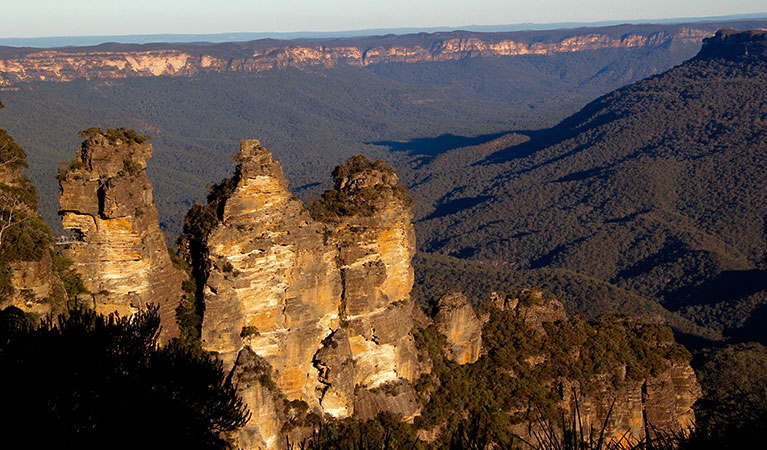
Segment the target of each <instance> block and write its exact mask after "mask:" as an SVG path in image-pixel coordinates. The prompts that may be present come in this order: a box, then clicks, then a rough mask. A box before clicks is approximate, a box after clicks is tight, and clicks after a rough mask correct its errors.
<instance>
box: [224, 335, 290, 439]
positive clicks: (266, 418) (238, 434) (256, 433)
mask: <svg viewBox="0 0 767 450" xmlns="http://www.w3.org/2000/svg"><path fill="white" fill-rule="evenodd" d="M234 366H235V368H234V370H233V371H232V372H231V375H230V376H231V377H232V384H233V385H234V386H237V393H238V395H239V396H240V398H242V401H243V402H244V403H246V404H247V405H248V409H249V411H250V420H249V421H248V423H247V424H245V426H243V427H242V428H239V429H238V430H237V431H235V432H234V433H233V435H232V436H231V438H232V439H233V440H234V441H235V442H237V443H238V444H239V446H240V448H257V449H270V450H271V449H277V448H280V445H281V444H282V442H281V440H280V439H279V438H280V437H281V435H280V426H281V424H280V412H279V410H278V407H279V406H280V403H279V401H278V396H277V395H276V394H277V393H276V392H275V389H276V388H275V387H273V386H269V385H268V384H267V383H268V382H269V381H267V380H270V379H271V378H270V373H269V365H268V363H267V362H266V361H265V360H264V359H263V358H260V357H259V356H258V355H256V354H255V353H253V351H252V350H250V349H249V348H247V347H246V348H243V349H242V350H241V351H240V354H239V355H238V356H237V360H236V361H235V364H234Z"/></svg>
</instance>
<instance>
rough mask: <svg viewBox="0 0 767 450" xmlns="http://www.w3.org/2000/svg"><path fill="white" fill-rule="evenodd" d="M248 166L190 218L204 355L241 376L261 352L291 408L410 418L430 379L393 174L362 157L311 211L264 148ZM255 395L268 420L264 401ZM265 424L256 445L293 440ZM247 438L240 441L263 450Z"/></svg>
mask: <svg viewBox="0 0 767 450" xmlns="http://www.w3.org/2000/svg"><path fill="white" fill-rule="evenodd" d="M236 160H237V162H238V163H239V164H238V165H237V168H236V170H235V174H234V176H233V177H232V178H231V179H227V180H224V181H222V183H221V184H219V185H217V186H215V187H214V188H213V189H212V190H211V194H210V196H209V198H208V204H207V205H206V206H200V205H197V206H195V207H193V209H192V210H191V211H190V213H189V214H188V215H187V218H186V221H185V234H184V235H183V236H182V238H181V239H180V246H181V248H182V253H184V254H185V256H186V257H187V258H188V259H189V261H190V262H191V263H192V265H193V266H194V267H195V273H196V274H197V276H198V285H199V286H201V292H200V294H201V295H202V298H203V300H204V304H205V310H204V316H203V321H202V333H201V334H202V343H203V347H204V348H205V349H206V350H209V351H212V352H214V353H215V354H217V355H218V357H219V358H220V359H221V360H222V361H223V362H224V365H225V367H226V368H233V370H234V373H238V371H239V370H241V368H240V364H241V363H242V361H243V359H242V358H243V355H244V354H247V352H252V353H253V354H254V355H257V356H258V357H259V358H262V359H263V360H264V361H265V362H266V363H267V364H268V365H269V367H270V368H271V378H272V379H273V380H274V383H275V385H276V388H277V389H278V392H279V394H280V395H283V396H284V399H285V401H286V402H303V403H305V404H306V405H308V408H309V410H310V411H313V412H316V413H318V414H319V415H320V416H322V415H325V414H328V415H330V416H332V417H339V418H342V417H349V416H351V415H352V414H354V413H355V411H359V413H360V414H364V415H369V416H371V417H373V416H375V414H377V413H378V412H381V411H389V412H395V413H398V414H402V415H403V416H404V417H412V416H413V415H414V414H415V412H416V411H417V409H418V404H417V401H416V396H415V392H414V391H413V389H412V387H411V386H410V385H409V383H408V382H409V381H413V380H414V379H415V378H416V377H417V376H418V375H419V374H420V373H421V370H422V368H421V365H420V363H419V362H418V358H417V354H416V349H415V345H414V341H413V336H412V335H411V334H410V331H411V328H412V327H413V322H412V311H413V303H412V301H411V300H410V290H411V288H412V284H413V269H412V267H411V259H412V256H413V253H414V251H415V235H414V231H413V226H412V224H411V223H410V221H411V219H412V212H411V209H410V202H409V197H407V195H406V191H405V190H404V188H402V187H401V186H400V185H398V182H397V181H398V180H397V177H396V175H395V174H394V171H393V169H391V168H390V167H389V166H386V165H385V164H383V163H381V162H376V163H371V162H370V161H367V159H365V158H364V157H355V158H353V159H352V160H350V162H347V164H345V165H342V166H339V168H337V169H336V172H334V176H335V178H336V185H335V187H336V189H335V190H333V191H329V193H330V194H328V195H326V196H324V197H323V199H320V200H318V201H317V202H315V204H313V205H312V208H311V213H310V210H309V209H307V208H305V207H304V206H303V204H302V202H301V201H299V200H298V199H296V198H295V197H294V196H293V195H292V194H291V193H290V191H289V190H288V183H287V180H286V179H285V177H284V175H283V172H282V168H281V167H280V165H279V164H278V163H277V162H276V161H274V160H273V159H272V156H271V154H270V153H269V151H268V150H267V149H265V148H264V147H262V146H261V144H260V142H259V141H257V140H245V141H243V142H242V144H241V149H240V153H239V155H238V156H237V157H236ZM338 207H342V210H338V209H337V208H338ZM319 219H322V220H319ZM200 224H203V225H200ZM243 352H245V353H243ZM238 355H239V356H238ZM249 386H255V387H253V389H257V390H258V389H261V388H260V387H257V386H256V385H255V384H252V383H251V384H249ZM243 389H244V390H242V395H243V397H244V399H245V400H246V402H247V403H248V405H249V407H251V408H255V409H256V410H258V411H262V410H263V408H264V404H265V403H264V401H263V395H262V393H260V391H259V393H257V394H251V393H250V392H249V391H248V389H250V388H243ZM251 401H252V402H254V403H253V405H251ZM268 408H271V406H268ZM267 416H268V414H267V415H266V416H263V417H262V416H261V415H260V413H259V415H257V416H254V418H253V419H251V421H252V422H253V421H255V422H254V423H251V424H249V425H247V427H246V428H247V429H249V430H251V431H249V432H248V433H250V434H249V435H248V436H251V437H252V436H255V435H256V431H253V430H257V431H258V433H257V434H258V436H260V438H259V439H261V441H263V442H267V443H268V442H271V441H270V439H276V440H275V441H274V442H281V439H279V435H280V431H279V429H278V428H275V427H273V426H272V425H271V424H272V423H273V422H272V421H273V420H275V419H274V417H273V416H269V417H267ZM269 429H271V430H273V431H274V433H273V434H271V435H268V433H267V432H266V431H264V430H269ZM243 436H244V435H243ZM245 437H246V436H245ZM245 437H242V439H240V438H238V441H237V442H238V445H240V446H242V447H243V448H257V445H255V444H254V442H256V441H257V440H258V439H255V438H251V437H247V439H245ZM243 439H245V440H243ZM254 439H255V440H254ZM259 442H260V441H259ZM259 445H261V444H259ZM269 445H271V444H269Z"/></svg>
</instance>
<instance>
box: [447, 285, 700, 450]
mask: <svg viewBox="0 0 767 450" xmlns="http://www.w3.org/2000/svg"><path fill="white" fill-rule="evenodd" d="M485 306H489V307H490V308H495V309H497V310H500V311H505V312H507V313H511V316H506V317H512V318H514V319H512V320H511V323H513V322H514V321H518V322H517V323H519V325H517V326H522V324H524V326H525V327H529V328H530V329H533V330H536V332H537V334H538V336H540V339H542V341H541V342H542V343H543V344H542V345H541V347H542V348H543V349H544V350H543V351H542V353H539V354H536V355H534V356H523V357H524V358H526V359H525V361H526V364H528V365H530V366H537V365H539V364H543V363H545V362H547V361H548V360H550V359H553V360H554V361H555V363H554V364H552V365H551V367H560V368H561V367H563V365H564V367H567V366H569V365H570V364H571V362H572V363H575V362H576V361H578V360H580V359H581V358H583V357H587V358H590V357H593V355H592V356H584V355H583V354H582V353H583V352H584V351H586V350H584V349H583V347H582V346H579V345H574V346H572V347H570V348H567V347H559V346H557V347H556V348H555V349H553V353H547V350H545V349H546V348H549V351H551V350H552V349H551V348H550V347H547V346H546V344H545V342H546V340H547V339H549V338H550V336H547V333H546V326H544V324H547V323H548V324H550V325H555V326H552V327H550V328H549V330H554V333H555V334H556V333H557V331H556V330H558V329H560V330H561V328H558V327H559V326H560V325H562V324H564V326H565V329H568V328H569V327H572V326H576V327H577V325H575V324H574V322H573V321H569V320H568V318H567V316H566V314H565V311H564V308H563V305H562V303H561V302H559V301H558V300H556V299H554V298H552V297H550V296H544V295H543V293H542V292H541V291H540V290H536V289H522V290H520V291H518V292H516V293H511V294H505V295H501V294H497V293H495V292H493V293H492V294H491V296H490V299H489V301H488V302H487V304H486V305H485ZM459 315H460V317H462V318H461V319H460V320H459V319H458V318H457V317H459ZM611 320H615V322H614V323H613V322H611ZM622 320H623V319H620V318H616V319H609V318H606V319H605V324H604V325H605V327H607V328H605V330H611V331H608V333H612V334H611V336H612V337H613V338H615V339H616V340H620V339H622V338H624V337H625V334H624V333H631V331H630V330H632V326H639V327H641V326H643V325H641V324H636V323H633V322H631V321H630V320H629V321H628V322H627V323H626V326H625V327H624V326H620V325H621V323H622ZM489 321H490V314H485V315H484V316H483V317H482V318H481V319H478V318H477V317H476V315H475V314H474V311H473V309H472V307H471V305H470V304H469V302H468V300H467V299H466V297H464V296H463V295H462V294H460V293H450V294H447V295H445V296H443V297H442V298H441V299H440V300H439V302H438V312H437V314H436V316H435V319H434V324H435V326H436V327H437V330H438V331H439V332H440V333H442V334H443V335H444V336H446V337H447V348H446V353H447V357H448V359H451V360H453V361H455V362H457V363H459V364H461V363H462V361H461V360H460V359H457V358H456V357H455V355H456V350H455V349H456V343H462V344H463V345H464V346H463V347H459V348H460V350H459V351H460V352H464V353H463V354H465V352H466V346H468V345H469V343H471V342H473V341H471V340H469V339H467V338H465V337H464V338H456V337H455V336H456V335H459V336H467V335H473V333H472V334H469V333H467V332H466V330H468V329H474V328H479V330H480V337H479V339H481V328H482V325H481V322H484V323H487V322H489ZM554 322H556V323H557V324H553V323H554ZM461 323H469V324H471V325H461ZM632 324H634V325H632ZM649 326H654V325H649ZM610 327H612V328H610ZM596 330H597V328H591V331H590V336H591V338H595V337H596V336H597V334H598V332H597V331H596ZM666 331H667V335H666V336H663V333H662V332H659V331H657V329H656V331H655V332H647V333H644V334H642V336H644V337H643V338H642V339H644V341H643V342H642V345H647V348H646V349H645V350H644V351H645V352H646V353H652V352H654V349H655V348H661V349H663V348H672V347H674V346H675V345H676V344H674V343H673V340H672V339H673V338H672V335H671V332H670V330H668V329H666ZM571 336H574V335H571ZM650 336H656V337H655V339H656V340H657V342H650V340H652V338H650ZM614 344H616V345H618V343H617V342H614ZM569 345H572V343H570V344H569ZM562 351H565V352H566V353H567V355H566V356H565V358H566V359H567V361H562V360H561V358H562V355H561V354H560V355H556V353H558V352H559V353H561V352H562ZM660 354H663V352H662V351H661V352H658V353H656V356H657V355H660ZM673 354H674V353H673V352H669V355H673ZM603 356H605V355H599V357H603ZM634 356H635V355H634ZM642 357H645V358H647V357H648V355H647V354H645V355H643V356H642ZM557 358H559V359H557ZM475 361H476V358H475V360H474V361H467V362H468V363H473V362H475ZM605 361H606V360H605ZM603 364H605V362H604V361H603ZM612 364H615V365H617V367H612V368H611V367H610V366H608V365H604V366H602V367H601V368H600V369H598V370H602V371H607V372H609V373H599V372H597V375H596V376H594V377H591V378H585V379H580V381H576V380H574V379H571V378H567V377H565V376H562V375H561V374H558V373H556V372H551V373H548V375H547V376H548V377H553V378H551V379H550V380H548V381H546V380H541V379H537V381H538V382H541V381H543V383H544V385H545V386H547V389H550V390H551V391H552V392H555V393H556V395H557V396H559V398H560V401H559V405H558V406H559V408H560V409H561V410H562V411H563V412H564V413H565V414H566V415H567V416H569V418H570V419H573V418H576V417H577V418H576V419H575V421H576V422H575V423H576V426H579V427H583V429H584V432H587V430H597V431H601V430H602V428H603V427H604V431H605V437H606V438H607V439H612V440H614V441H621V440H623V441H624V442H625V443H629V442H638V441H639V440H642V439H644V438H645V437H646V436H647V434H648V433H649V434H651V435H652V434H654V433H656V432H658V431H660V432H663V433H669V432H677V431H685V430H689V429H690V428H691V427H693V426H694V425H695V414H694V411H693V409H692V406H693V404H694V403H695V402H696V401H697V400H698V399H699V398H700V397H701V395H702V393H701V387H700V385H699V384H698V382H697V379H696V377H695V372H694V371H693V369H692V367H691V366H690V364H689V362H686V361H685V359H684V358H677V357H667V358H666V359H665V360H664V362H663V365H664V366H665V367H663V366H661V367H663V368H659V369H656V370H658V373H653V371H650V373H649V374H648V375H647V376H644V377H640V378H637V377H636V376H634V377H630V376H628V375H627V365H626V363H620V362H619V361H612ZM634 364H636V361H635V362H634ZM531 373H533V372H531ZM574 373H577V371H576V372H574ZM513 376H514V377H516V376H517V375H513ZM528 376H530V375H528ZM539 376H540V375H539ZM538 406H540V405H538ZM538 426H540V423H536V422H522V423H520V424H517V425H515V426H514V432H515V433H516V434H518V435H519V436H522V437H523V438H525V439H527V440H528V441H529V442H533V441H535V439H534V437H533V433H535V432H540V430H536V427H538ZM432 438H433V437H432Z"/></svg>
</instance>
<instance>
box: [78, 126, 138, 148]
mask: <svg viewBox="0 0 767 450" xmlns="http://www.w3.org/2000/svg"><path fill="white" fill-rule="evenodd" d="M77 135H78V136H80V137H81V138H83V139H90V138H92V137H94V136H96V135H101V136H104V137H105V138H107V139H109V141H110V142H112V143H115V142H117V141H122V142H124V143H131V142H133V143H136V144H142V143H144V142H146V141H148V140H149V139H151V136H149V135H141V134H138V132H136V130H134V129H133V128H125V127H120V128H107V129H106V130H102V129H101V128H99V127H90V128H86V129H84V130H80V131H79V132H78V133H77Z"/></svg>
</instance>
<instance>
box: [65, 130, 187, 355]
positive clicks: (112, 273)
mask: <svg viewBox="0 0 767 450" xmlns="http://www.w3.org/2000/svg"><path fill="white" fill-rule="evenodd" d="M83 133H84V134H83V135H84V136H87V139H86V140H85V142H83V144H82V146H81V148H80V149H79V150H78V152H77V157H76V159H75V160H74V161H73V162H71V163H70V165H69V167H68V168H66V169H64V170H62V171H61V172H60V174H59V184H60V205H61V206H60V211H59V214H60V215H61V216H62V224H63V226H64V229H65V230H68V231H69V232H71V233H73V234H74V235H75V236H77V238H78V240H79V242H75V243H73V244H71V245H70V246H69V247H68V248H66V249H64V250H63V253H64V256H66V257H68V258H70V259H71V260H72V261H73V262H74V268H75V269H76V270H77V271H78V272H79V273H80V275H81V276H82V278H83V281H84V282H85V285H86V287H87V288H88V290H90V292H91V293H92V298H93V302H94V305H93V306H94V307H95V309H96V310H97V311H98V312H101V313H112V312H118V313H120V314H121V315H128V314H132V313H134V312H135V311H136V310H137V309H138V308H143V307H145V306H146V305H147V304H149V303H153V304H156V305H158V306H159V308H160V317H161V320H162V331H161V335H160V338H161V340H162V341H167V340H169V339H171V338H172V337H175V336H177V335H178V325H177V324H176V313H175V309H176V307H177V306H178V304H179V301H180V300H181V297H182V294H183V293H182V291H181V281H182V280H183V278H184V275H183V273H182V272H181V271H179V270H177V269H175V268H173V266H172V264H171V261H170V257H169V256H168V251H167V247H166V246H165V239H164V236H163V234H162V231H161V230H160V227H159V224H158V219H157V209H156V208H155V205H154V201H153V199H152V185H151V184H150V182H149V179H148V178H147V175H146V172H145V168H146V160H147V159H149V158H150V157H151V155H152V146H151V145H150V144H148V143H146V142H144V141H145V140H146V138H145V137H143V136H139V135H137V134H135V132H133V131H132V130H125V129H118V130H108V131H104V130H100V129H95V128H93V129H88V130H85V131H84V132H83Z"/></svg>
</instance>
